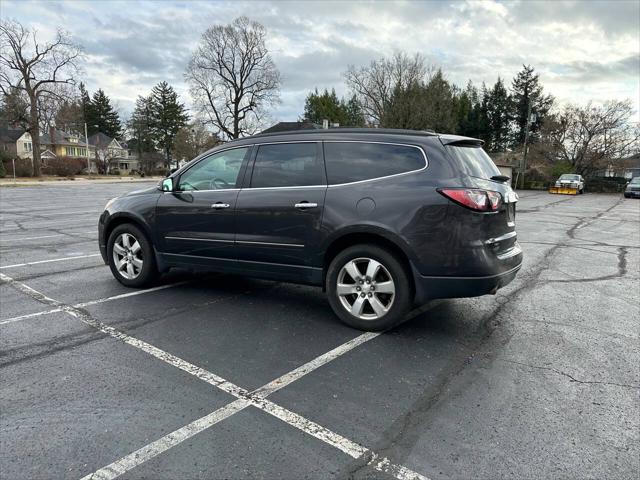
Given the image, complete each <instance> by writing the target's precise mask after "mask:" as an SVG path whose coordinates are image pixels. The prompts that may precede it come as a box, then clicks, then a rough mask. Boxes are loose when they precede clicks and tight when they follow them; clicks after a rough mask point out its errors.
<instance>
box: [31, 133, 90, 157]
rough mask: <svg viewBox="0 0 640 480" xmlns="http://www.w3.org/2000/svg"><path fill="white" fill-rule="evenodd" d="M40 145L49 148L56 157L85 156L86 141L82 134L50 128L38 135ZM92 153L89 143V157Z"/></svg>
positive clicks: (43, 148) (42, 147)
mask: <svg viewBox="0 0 640 480" xmlns="http://www.w3.org/2000/svg"><path fill="white" fill-rule="evenodd" d="M40 147H41V149H42V150H45V149H46V150H49V151H50V152H52V153H53V154H54V155H55V156H56V157H71V158H82V159H86V158H87V142H86V140H85V138H84V136H83V135H80V134H78V133H75V132H65V131H62V130H57V129H55V128H51V129H50V130H49V132H48V133H46V134H44V135H41V136H40ZM93 154H94V147H93V146H92V145H89V157H92V156H93Z"/></svg>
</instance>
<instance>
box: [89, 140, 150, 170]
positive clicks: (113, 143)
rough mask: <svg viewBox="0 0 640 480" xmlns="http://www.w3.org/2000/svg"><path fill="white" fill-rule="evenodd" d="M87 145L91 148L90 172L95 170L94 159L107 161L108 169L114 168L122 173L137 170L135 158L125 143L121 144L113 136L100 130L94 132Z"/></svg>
mask: <svg viewBox="0 0 640 480" xmlns="http://www.w3.org/2000/svg"><path fill="white" fill-rule="evenodd" d="M89 145H90V148H92V149H93V156H92V159H91V160H92V161H91V168H90V170H91V171H92V172H93V171H96V170H97V168H96V166H95V161H96V159H98V160H99V161H101V162H106V163H108V164H109V168H108V170H112V169H114V168H116V169H118V170H119V171H120V172H122V173H129V172H130V171H131V170H138V160H137V158H134V157H132V156H130V155H129V150H128V149H127V146H126V144H124V145H123V144H121V143H120V142H119V141H118V140H116V139H115V138H111V137H110V136H109V135H107V134H105V133H102V132H98V133H94V134H93V135H91V136H90V137H89Z"/></svg>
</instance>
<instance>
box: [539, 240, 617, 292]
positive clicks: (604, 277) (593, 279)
mask: <svg viewBox="0 0 640 480" xmlns="http://www.w3.org/2000/svg"><path fill="white" fill-rule="evenodd" d="M628 253H629V251H628V249H627V248H626V247H620V248H618V254H617V257H618V271H617V272H616V273H612V274H610V275H601V276H599V277H591V278H569V279H557V280H555V279H547V280H545V282H546V283H588V282H601V281H603V280H612V279H614V278H621V277H623V276H625V275H626V274H627V254H628Z"/></svg>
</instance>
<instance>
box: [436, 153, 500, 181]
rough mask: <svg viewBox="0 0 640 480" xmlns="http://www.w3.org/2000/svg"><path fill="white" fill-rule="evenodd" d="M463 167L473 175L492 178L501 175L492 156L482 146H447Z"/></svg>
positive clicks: (468, 173)
mask: <svg viewBox="0 0 640 480" xmlns="http://www.w3.org/2000/svg"><path fill="white" fill-rule="evenodd" d="M447 150H449V153H451V154H452V155H453V156H454V158H455V159H456V160H458V163H459V164H460V167H461V168H462V171H463V172H465V173H466V174H467V175H469V176H471V177H478V178H491V177H493V176H494V175H500V170H498V167H496V164H495V163H493V160H491V157H489V155H487V153H486V152H485V151H484V150H483V149H482V148H480V147H454V146H451V145H449V146H448V147H447Z"/></svg>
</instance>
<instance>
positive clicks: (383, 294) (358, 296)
mask: <svg viewBox="0 0 640 480" xmlns="http://www.w3.org/2000/svg"><path fill="white" fill-rule="evenodd" d="M336 287H337V288H336V293H337V295H338V298H339V299H340V303H341V304H342V306H343V307H344V308H345V309H346V310H347V311H348V312H349V313H350V314H351V315H353V316H355V317H358V318H360V319H362V320H377V319H379V318H381V317H383V316H384V315H386V313H387V312H388V311H389V310H390V309H391V306H392V305H393V301H394V299H395V296H396V287H395V283H394V282H393V278H392V277H391V274H390V273H389V270H387V268H386V267H385V266H384V265H383V264H382V263H380V262H379V261H377V260H374V259H372V258H356V259H353V260H350V261H349V262H347V263H346V264H345V265H344V266H343V267H342V268H341V269H340V273H339V274H338V282H337V286H336Z"/></svg>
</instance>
